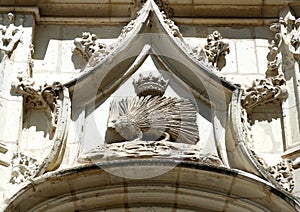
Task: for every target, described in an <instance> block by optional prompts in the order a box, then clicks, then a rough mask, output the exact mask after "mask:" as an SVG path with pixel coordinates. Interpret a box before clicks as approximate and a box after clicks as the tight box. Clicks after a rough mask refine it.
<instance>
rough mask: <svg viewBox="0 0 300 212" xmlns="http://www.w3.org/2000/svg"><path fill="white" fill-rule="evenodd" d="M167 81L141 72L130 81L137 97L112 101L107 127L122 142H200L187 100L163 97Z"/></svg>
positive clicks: (194, 115)
mask: <svg viewBox="0 0 300 212" xmlns="http://www.w3.org/2000/svg"><path fill="white" fill-rule="evenodd" d="M167 84H168V82H167V81H165V80H164V79H163V78H162V77H154V76H152V75H151V74H150V75H149V76H147V77H144V76H142V75H140V79H139V80H138V81H133V85H134V87H135V91H136V93H137V95H138V96H136V97H133V98H125V99H121V100H120V101H112V103H111V105H110V113H109V118H108V123H107V127H108V130H109V131H111V132H113V133H115V134H118V135H119V136H121V137H122V138H123V141H133V140H144V141H156V140H157V141H158V140H164V141H171V142H178V143H187V144H196V143H197V142H198V141H199V132H198V125H197V123H196V119H197V115H196V109H195V107H194V105H193V104H192V103H191V101H190V100H188V99H183V98H171V97H164V96H162V95H163V94H164V91H165V89H166V88H167V86H168V85H167Z"/></svg>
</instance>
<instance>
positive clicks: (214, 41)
mask: <svg viewBox="0 0 300 212" xmlns="http://www.w3.org/2000/svg"><path fill="white" fill-rule="evenodd" d="M206 41H207V43H206V45H205V46H204V48H203V47H202V46H201V45H198V46H197V47H195V48H193V50H192V54H193V55H194V57H195V58H196V59H198V60H200V61H207V62H208V63H209V64H211V65H212V66H213V67H215V68H217V69H218V70H219V71H220V70H221V69H222V68H224V66H225V65H226V59H225V57H226V55H227V54H229V53H230V49H229V43H227V42H225V41H224V40H223V38H222V36H221V34H220V33H219V32H218V31H214V32H213V33H211V34H210V35H208V36H207V38H206Z"/></svg>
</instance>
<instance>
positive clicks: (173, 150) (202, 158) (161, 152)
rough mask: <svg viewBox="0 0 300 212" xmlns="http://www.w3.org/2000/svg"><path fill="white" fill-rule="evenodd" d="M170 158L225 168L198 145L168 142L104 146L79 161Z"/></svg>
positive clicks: (132, 142) (84, 155) (216, 158)
mask: <svg viewBox="0 0 300 212" xmlns="http://www.w3.org/2000/svg"><path fill="white" fill-rule="evenodd" d="M126 157H127V158H168V159H180V160H189V161H195V162H200V163H204V164H208V165H215V166H223V163H222V161H221V160H220V159H219V157H218V156H217V155H214V154H212V153H208V152H204V151H203V150H202V149H201V148H200V147H198V146H196V145H190V144H184V143H174V142H168V141H141V140H134V141H130V142H128V141H127V142H120V143H113V144H104V145H102V146H101V147H97V148H95V149H93V150H91V151H89V152H87V153H84V154H83V155H82V156H81V157H80V158H79V159H78V162H80V163H90V162H99V161H102V160H105V161H107V160H114V159H121V158H126Z"/></svg>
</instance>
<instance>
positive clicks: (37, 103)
mask: <svg viewBox="0 0 300 212" xmlns="http://www.w3.org/2000/svg"><path fill="white" fill-rule="evenodd" d="M12 91H14V92H15V93H17V94H21V95H23V97H24V102H25V107H26V108H34V109H44V110H45V112H46V114H47V115H48V118H49V119H50V120H51V127H52V129H51V130H50V136H51V137H52V135H53V134H54V132H55V129H56V128H57V114H58V110H59V106H58V101H61V100H62V98H63V95H62V91H63V86H62V84H61V83H59V82H54V83H53V84H52V85H48V84H47V83H45V84H42V85H37V84H36V83H35V81H34V80H33V79H32V78H30V77H21V76H19V77H18V81H17V82H15V83H13V84H12Z"/></svg>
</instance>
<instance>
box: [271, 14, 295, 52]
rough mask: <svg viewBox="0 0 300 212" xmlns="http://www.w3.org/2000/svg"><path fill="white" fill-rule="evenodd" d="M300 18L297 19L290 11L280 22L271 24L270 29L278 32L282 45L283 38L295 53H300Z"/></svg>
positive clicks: (278, 38)
mask: <svg viewBox="0 0 300 212" xmlns="http://www.w3.org/2000/svg"><path fill="white" fill-rule="evenodd" d="M299 26H300V18H298V19H296V18H295V16H293V15H292V14H291V12H290V11H289V12H288V13H287V14H286V16H285V17H280V19H279V22H278V23H274V24H272V25H271V26H270V30H272V31H273V32H274V33H276V38H277V43H278V44H279V47H280V42H281V41H282V40H283V41H284V42H285V44H286V45H287V46H288V48H289V50H290V52H291V53H293V54H294V55H299V54H300V49H299V47H300V28H299Z"/></svg>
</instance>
